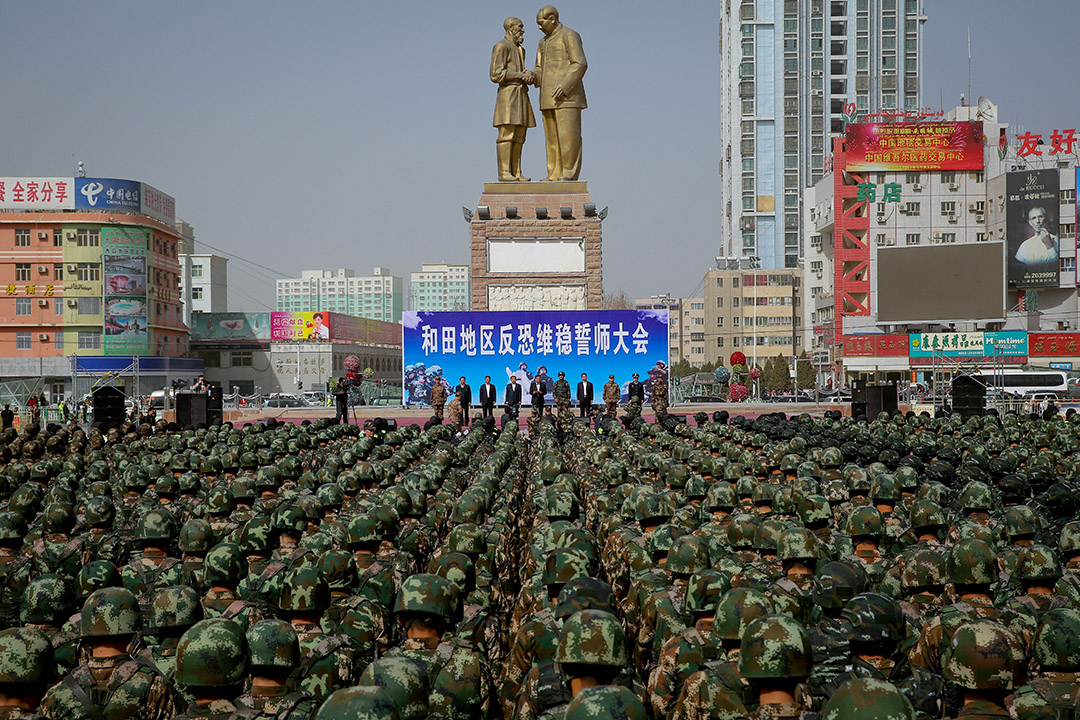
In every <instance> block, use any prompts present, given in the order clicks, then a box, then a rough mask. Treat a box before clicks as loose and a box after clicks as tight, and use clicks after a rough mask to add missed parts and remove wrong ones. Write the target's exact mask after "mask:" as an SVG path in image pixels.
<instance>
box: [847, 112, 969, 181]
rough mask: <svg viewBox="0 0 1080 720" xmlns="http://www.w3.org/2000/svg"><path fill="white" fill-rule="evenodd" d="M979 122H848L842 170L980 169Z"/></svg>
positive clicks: (936, 170)
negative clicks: (845, 158)
mask: <svg viewBox="0 0 1080 720" xmlns="http://www.w3.org/2000/svg"><path fill="white" fill-rule="evenodd" d="M982 125H983V124H982V122H981V121H979V122H923V123H850V124H848V126H847V143H846V148H847V164H846V166H845V169H846V170H849V171H852V172H859V171H865V170H870V171H877V172H884V171H887V170H899V171H904V170H933V171H935V172H938V171H942V170H945V171H949V170H982V169H983V126H982Z"/></svg>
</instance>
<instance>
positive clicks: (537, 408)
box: [529, 376, 546, 417]
mask: <svg viewBox="0 0 1080 720" xmlns="http://www.w3.org/2000/svg"><path fill="white" fill-rule="evenodd" d="M538 378H539V376H535V377H533V379H532V382H530V383H529V395H530V396H531V397H532V414H533V417H540V416H541V415H543V414H544V393H545V392H546V390H545V388H544V381H543V380H539V379H538Z"/></svg>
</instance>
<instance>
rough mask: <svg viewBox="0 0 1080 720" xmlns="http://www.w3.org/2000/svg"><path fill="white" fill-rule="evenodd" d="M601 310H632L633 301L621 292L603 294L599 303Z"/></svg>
mask: <svg viewBox="0 0 1080 720" xmlns="http://www.w3.org/2000/svg"><path fill="white" fill-rule="evenodd" d="M600 309H601V310H633V309H634V301H633V300H631V299H630V296H629V295H627V294H626V293H625V292H623V291H622V290H618V291H615V292H605V293H604V297H603V300H601V301H600Z"/></svg>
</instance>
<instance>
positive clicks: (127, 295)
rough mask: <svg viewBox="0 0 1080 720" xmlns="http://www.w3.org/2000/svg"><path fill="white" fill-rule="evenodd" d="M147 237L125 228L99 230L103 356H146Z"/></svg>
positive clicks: (148, 345)
mask: <svg viewBox="0 0 1080 720" xmlns="http://www.w3.org/2000/svg"><path fill="white" fill-rule="evenodd" d="M149 239H150V233H149V232H148V231H146V230H141V229H137V228H128V227H103V228H102V229H101V260H102V264H103V266H104V268H103V277H102V280H103V282H102V289H103V292H104V296H105V297H104V312H103V316H104V317H103V321H104V331H105V342H104V348H103V350H104V354H105V355H145V354H146V353H147V352H149V348H150V338H149V334H148V332H147V330H148V327H149V326H148V324H147V312H146V310H147V308H146V305H147V301H146V246H147V243H148V242H149Z"/></svg>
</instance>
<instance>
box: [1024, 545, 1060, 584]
mask: <svg viewBox="0 0 1080 720" xmlns="http://www.w3.org/2000/svg"><path fill="white" fill-rule="evenodd" d="M1014 577H1015V578H1016V579H1017V580H1019V581H1020V582H1031V583H1035V582H1043V583H1047V584H1050V585H1053V584H1054V583H1056V582H1057V581H1058V580H1059V579H1061V561H1060V560H1058V557H1057V555H1056V554H1055V553H1054V551H1053V550H1051V549H1050V548H1048V547H1046V546H1045V545H1031V546H1030V547H1025V548H1021V549H1020V552H1019V553H1018V554H1017V560H1016V571H1015V573H1014Z"/></svg>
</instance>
